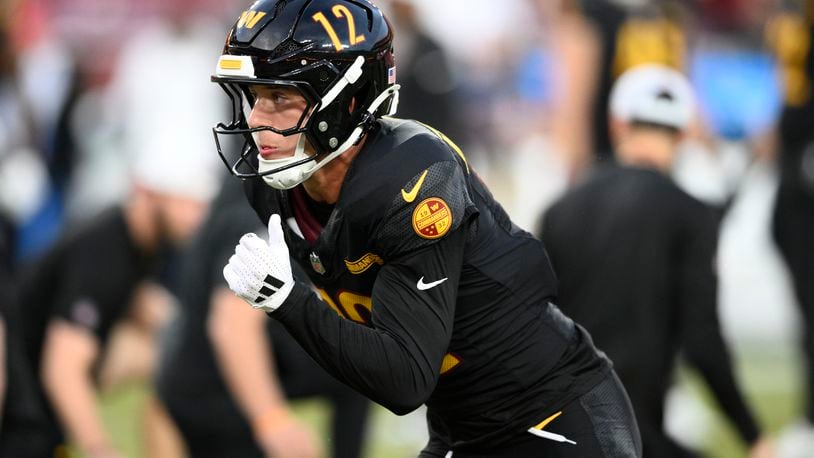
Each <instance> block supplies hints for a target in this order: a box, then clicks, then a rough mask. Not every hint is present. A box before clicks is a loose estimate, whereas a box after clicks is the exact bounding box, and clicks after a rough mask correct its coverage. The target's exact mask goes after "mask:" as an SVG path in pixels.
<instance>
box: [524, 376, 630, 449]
mask: <svg viewBox="0 0 814 458" xmlns="http://www.w3.org/2000/svg"><path fill="white" fill-rule="evenodd" d="M545 430H547V431H548V432H550V433H555V434H558V435H559V436H562V437H563V438H565V439H567V440H569V441H570V442H566V441H563V442H558V441H556V440H551V439H546V438H544V437H536V438H535V439H538V440H537V443H536V444H535V445H531V442H532V441H528V443H529V449H528V451H529V452H531V451H532V450H535V452H534V453H536V455H528V456H545V457H554V458H556V457H613V458H628V457H629V458H638V457H641V456H642V444H641V437H640V435H639V428H638V426H637V424H636V418H635V416H634V414H633V408H632V407H631V405H630V401H629V400H628V397H627V394H626V393H625V390H624V388H623V387H622V383H621V382H620V381H619V379H618V377H616V374H615V373H612V372H611V373H609V374H608V377H607V378H606V379H605V380H604V381H602V382H601V383H599V384H598V385H597V386H596V387H594V388H593V389H592V390H591V391H589V392H588V393H586V394H584V395H582V396H581V397H580V398H579V399H577V400H576V401H573V402H571V403H570V404H568V405H567V406H566V407H565V408H564V409H563V410H562V414H561V415H560V416H559V417H558V418H557V419H556V421H552V422H551V423H550V424H549V425H548V426H546V428H545ZM571 442H574V443H571ZM518 456H521V455H518Z"/></svg>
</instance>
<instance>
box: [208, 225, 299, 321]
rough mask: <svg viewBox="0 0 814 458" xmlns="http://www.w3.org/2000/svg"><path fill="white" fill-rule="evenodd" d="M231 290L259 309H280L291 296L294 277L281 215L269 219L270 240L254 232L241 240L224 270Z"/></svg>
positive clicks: (224, 275) (270, 310)
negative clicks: (281, 223)
mask: <svg viewBox="0 0 814 458" xmlns="http://www.w3.org/2000/svg"><path fill="white" fill-rule="evenodd" d="M223 278H225V279H226V283H228V284H229V289H231V290H232V291H234V292H235V294H237V295H238V296H239V297H240V298H241V299H243V300H244V301H246V302H247V303H248V304H249V305H251V306H252V307H254V308H256V309H261V310H263V311H266V312H272V311H274V310H277V308H278V307H280V305H282V304H283V302H284V301H285V299H286V298H287V297H288V295H289V294H290V293H291V289H292V288H293V287H294V278H293V276H292V275H291V261H290V260H289V257H288V246H287V245H286V244H285V239H284V238H283V228H282V226H281V225H280V215H278V214H274V215H271V218H269V241H268V242H266V241H265V240H263V239H261V238H260V237H258V236H257V235H256V234H254V233H252V232H250V233H248V234H245V235H243V237H241V238H240V242H239V243H238V244H237V246H236V247H235V254H233V255H232V257H231V258H229V263H228V264H226V267H224V268H223Z"/></svg>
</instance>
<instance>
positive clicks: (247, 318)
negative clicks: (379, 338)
mask: <svg viewBox="0 0 814 458" xmlns="http://www.w3.org/2000/svg"><path fill="white" fill-rule="evenodd" d="M257 226H258V222H257V217H256V215H255V214H254V212H253V211H252V209H251V208H250V207H249V205H248V203H247V202H246V198H245V197H244V196H243V192H242V187H241V185H240V182H239V181H237V180H227V181H226V182H225V183H224V187H223V189H222V191H221V194H220V196H219V197H218V198H217V199H216V201H215V202H214V204H213V206H212V209H211V211H210V214H209V216H208V217H207V219H206V222H205V223H204V225H203V227H202V229H201V231H200V232H199V234H198V235H197V236H196V238H195V240H194V241H193V243H192V245H191V247H190V249H189V250H188V252H187V253H186V255H185V257H184V260H183V263H182V269H181V273H180V277H179V282H180V285H179V290H178V293H179V302H180V306H181V307H180V313H179V315H178V316H177V318H176V320H175V321H174V322H173V324H172V325H171V326H170V328H169V330H168V332H167V338H166V341H165V345H164V347H163V352H162V358H161V366H160V371H159V374H158V379H157V388H158V391H159V393H160V395H161V398H162V400H163V401H164V403H165V404H166V405H167V407H168V409H169V411H170V413H171V415H172V417H173V419H174V420H175V423H176V424H177V425H178V427H179V429H180V431H181V432H182V434H183V437H184V440H185V442H186V446H187V450H188V452H189V455H190V456H195V457H202V458H203V457H222V456H240V457H263V456H268V457H317V456H334V457H337V458H355V457H360V456H362V455H361V453H362V449H363V445H364V439H365V436H366V432H367V412H368V406H369V402H368V401H367V400H366V399H365V398H363V397H362V396H360V395H359V394H357V393H356V392H354V391H353V390H351V389H350V388H348V387H346V386H345V385H343V384H341V383H339V382H338V381H337V380H335V379H334V378H333V377H331V376H330V375H328V373H327V372H325V371H324V370H323V369H322V368H320V367H319V366H318V365H317V364H316V363H315V362H314V361H313V360H312V359H311V358H310V357H309V356H308V355H307V354H306V353H305V352H304V351H303V349H302V348H301V347H300V346H299V344H297V343H296V341H294V339H293V338H292V337H291V336H290V335H289V334H288V332H287V331H286V330H285V329H284V328H283V327H282V326H281V325H280V324H279V323H276V322H274V320H269V319H268V317H267V316H266V315H265V314H264V313H260V312H258V311H256V310H253V309H250V308H247V307H243V306H241V305H242V300H241V299H240V298H238V297H237V296H235V295H234V294H233V293H232V292H231V290H229V289H228V286H227V285H226V282H225V280H224V279H223V272H222V271H223V265H225V264H226V263H227V262H228V260H229V257H230V256H231V255H232V253H233V251H234V247H235V245H236V244H237V242H238V240H239V239H240V237H241V236H242V235H243V234H244V233H245V232H246V231H247V230H255V229H257ZM300 274H301V278H307V277H306V276H305V274H304V273H302V272H300ZM314 397H321V398H324V399H325V400H326V401H328V403H329V405H330V407H331V422H330V423H331V427H330V430H329V431H328V434H329V435H328V437H326V438H320V437H318V436H317V434H316V432H315V431H314V430H313V425H312V426H308V425H305V424H303V423H301V422H300V421H299V420H297V418H296V416H295V415H294V414H293V413H292V412H291V409H290V407H289V406H288V401H287V400H288V399H292V398H293V399H302V398H314ZM324 444H327V445H328V450H329V453H327V454H324V453H322V452H321V450H322V448H323V446H324Z"/></svg>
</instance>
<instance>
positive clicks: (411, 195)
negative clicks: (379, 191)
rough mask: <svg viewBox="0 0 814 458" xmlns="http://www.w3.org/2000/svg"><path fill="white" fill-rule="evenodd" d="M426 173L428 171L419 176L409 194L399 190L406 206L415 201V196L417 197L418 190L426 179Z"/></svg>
mask: <svg viewBox="0 0 814 458" xmlns="http://www.w3.org/2000/svg"><path fill="white" fill-rule="evenodd" d="M428 171H429V170H425V171H424V173H422V174H421V177H420V178H419V179H418V183H416V184H415V186H413V189H411V190H410V192H407V191H405V190H404V189H402V190H401V197H403V198H404V201H405V202H407V203H408V204H409V203H412V202H413V201H414V200H415V198H416V196H418V190H419V189H421V185H422V184H424V178H426V177H427V172H428Z"/></svg>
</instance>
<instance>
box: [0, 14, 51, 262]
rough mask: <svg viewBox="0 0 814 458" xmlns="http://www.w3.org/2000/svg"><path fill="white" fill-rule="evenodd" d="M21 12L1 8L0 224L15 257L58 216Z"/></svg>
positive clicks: (40, 239)
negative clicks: (25, 80)
mask: <svg viewBox="0 0 814 458" xmlns="http://www.w3.org/2000/svg"><path fill="white" fill-rule="evenodd" d="M20 10H21V7H20V5H19V4H18V3H16V2H10V3H8V4H4V5H3V8H2V9H0V225H2V226H3V232H4V233H6V232H7V233H8V235H7V237H9V238H8V240H10V241H11V242H12V243H13V246H11V247H10V251H9V252H8V255H9V256H10V257H11V258H12V259H19V258H22V257H25V256H28V255H30V254H32V253H33V252H35V251H36V249H37V247H38V246H40V245H43V244H46V243H48V241H50V240H51V239H52V238H53V237H54V235H55V232H56V227H54V225H53V224H52V223H50V222H49V220H51V219H53V218H54V217H55V215H54V210H55V208H54V207H50V206H49V202H54V196H53V191H54V190H53V188H52V186H51V184H50V180H49V178H48V171H47V168H46V165H45V162H44V156H43V154H42V152H41V150H40V143H39V139H40V134H41V132H40V129H39V127H38V126H37V124H36V122H35V117H34V108H33V105H34V104H33V103H32V101H31V99H30V98H29V96H28V94H26V93H25V91H24V90H23V87H22V84H21V78H20V69H19V60H20V55H19V53H18V49H17V48H16V43H15V41H14V37H15V35H14V32H15V30H14V26H19V24H18V23H17V21H19V20H20V17H19V16H18V14H19V12H20ZM31 95H33V94H31ZM56 213H58V210H57V211H56Z"/></svg>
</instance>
